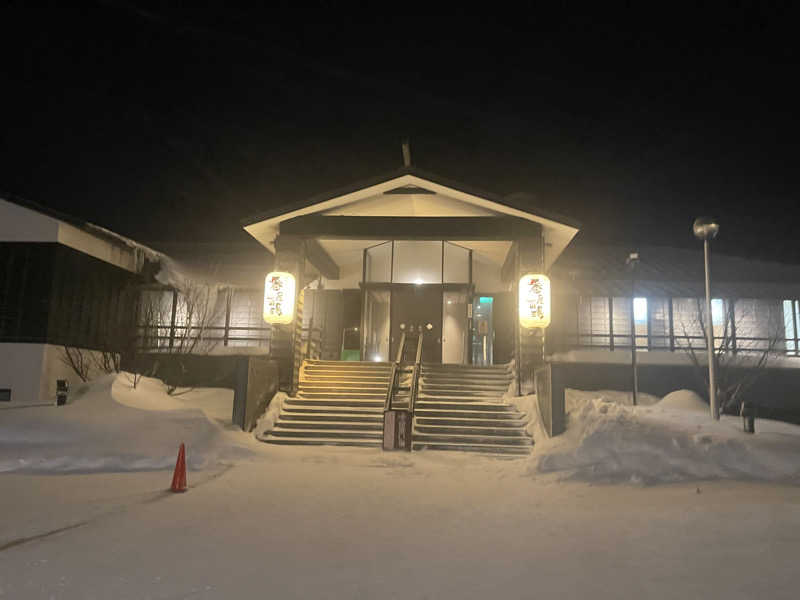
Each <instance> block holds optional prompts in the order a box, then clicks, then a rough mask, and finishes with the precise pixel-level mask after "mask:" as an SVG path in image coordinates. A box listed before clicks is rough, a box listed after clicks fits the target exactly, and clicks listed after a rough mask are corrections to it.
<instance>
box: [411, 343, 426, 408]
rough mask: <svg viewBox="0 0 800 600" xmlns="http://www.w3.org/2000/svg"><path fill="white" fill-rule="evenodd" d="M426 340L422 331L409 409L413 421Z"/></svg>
mask: <svg viewBox="0 0 800 600" xmlns="http://www.w3.org/2000/svg"><path fill="white" fill-rule="evenodd" d="M424 338H425V334H424V333H423V332H422V331H420V332H419V337H418V338H417V356H416V359H415V360H414V370H413V371H412V373H411V390H410V393H409V398H408V408H409V412H410V413H411V418H412V419H413V418H414V407H415V405H416V403H417V393H418V392H419V375H420V370H421V368H422V367H421V365H422V343H423V340H424Z"/></svg>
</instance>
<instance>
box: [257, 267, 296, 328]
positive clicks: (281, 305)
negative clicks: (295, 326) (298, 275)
mask: <svg viewBox="0 0 800 600" xmlns="http://www.w3.org/2000/svg"><path fill="white" fill-rule="evenodd" d="M294 295H295V280H294V275H292V274H291V273H284V272H283V271H273V272H272V273H270V274H269V275H267V279H266V280H265V282H264V320H265V321H266V322H267V323H270V324H278V325H280V324H284V325H285V324H287V323H291V322H292V319H293V318H294Z"/></svg>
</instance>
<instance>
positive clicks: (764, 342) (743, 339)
mask: <svg viewBox="0 0 800 600" xmlns="http://www.w3.org/2000/svg"><path fill="white" fill-rule="evenodd" d="M563 339H564V341H565V343H566V347H567V348H568V349H575V350H578V349H595V350H597V349H606V350H625V349H627V350H630V348H631V336H630V334H619V333H614V334H613V335H610V334H608V333H578V334H575V333H573V334H569V335H567V336H565V337H564V338H563ZM612 340H613V343H612ZM734 342H735V343H734ZM556 343H557V340H556ZM722 343H723V338H722V337H721V336H716V335H715V336H714V347H715V348H717V349H719V348H720V347H721V346H722ZM793 344H794V339H792V338H785V339H784V338H777V339H772V338H768V337H751V336H742V335H737V336H736V338H735V340H734V339H733V338H730V339H729V340H728V350H730V351H731V352H741V353H748V352H764V351H767V350H770V351H771V352H774V353H775V354H784V355H786V356H799V355H800V347H798V348H795V347H794V345H793ZM690 346H691V347H693V348H694V349H695V350H696V351H697V350H705V349H706V336H704V335H685V334H675V335H656V334H650V335H649V336H648V335H647V334H636V349H637V350H648V351H654V352H675V351H684V350H689V349H690Z"/></svg>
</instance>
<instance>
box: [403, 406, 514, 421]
mask: <svg viewBox="0 0 800 600" xmlns="http://www.w3.org/2000/svg"><path fill="white" fill-rule="evenodd" d="M414 414H415V415H416V416H417V417H421V418H435V419H438V418H444V419H493V420H494V419H497V420H500V419H502V420H521V419H524V418H525V413H523V412H519V411H517V410H508V411H503V410H500V411H497V410H470V409H468V408H467V409H463V410H455V409H452V408H446V409H441V408H430V407H426V406H420V405H419V404H418V405H417V406H416V407H415V408H414Z"/></svg>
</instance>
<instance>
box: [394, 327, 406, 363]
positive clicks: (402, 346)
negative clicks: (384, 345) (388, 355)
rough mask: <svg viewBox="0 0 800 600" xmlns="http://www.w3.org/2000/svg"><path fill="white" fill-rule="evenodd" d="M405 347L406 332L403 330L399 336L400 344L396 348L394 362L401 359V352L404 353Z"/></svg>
mask: <svg viewBox="0 0 800 600" xmlns="http://www.w3.org/2000/svg"><path fill="white" fill-rule="evenodd" d="M405 349H406V332H405V331H404V332H403V335H401V336H400V346H399V347H398V348H397V358H395V361H394V362H396V363H399V362H401V361H402V360H403V354H404V353H405Z"/></svg>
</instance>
